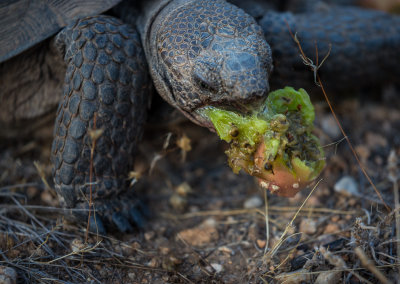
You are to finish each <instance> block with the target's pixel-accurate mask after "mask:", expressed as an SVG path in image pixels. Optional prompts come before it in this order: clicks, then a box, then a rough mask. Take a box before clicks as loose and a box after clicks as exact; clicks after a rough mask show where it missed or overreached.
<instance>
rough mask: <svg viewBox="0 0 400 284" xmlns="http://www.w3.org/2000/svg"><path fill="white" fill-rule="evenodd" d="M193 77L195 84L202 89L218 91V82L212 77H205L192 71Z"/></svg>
mask: <svg viewBox="0 0 400 284" xmlns="http://www.w3.org/2000/svg"><path fill="white" fill-rule="evenodd" d="M193 79H194V82H195V84H196V86H197V87H198V88H199V89H200V90H202V91H210V92H212V93H216V92H218V84H217V83H216V82H215V80H213V79H212V78H207V77H205V76H202V75H201V74H198V73H194V74H193Z"/></svg>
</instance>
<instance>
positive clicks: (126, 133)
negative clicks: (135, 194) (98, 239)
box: [52, 16, 149, 231]
mask: <svg viewBox="0 0 400 284" xmlns="http://www.w3.org/2000/svg"><path fill="white" fill-rule="evenodd" d="M57 43H58V44H60V45H61V47H62V48H63V49H65V57H64V59H65V61H66V63H67V64H68V68H67V72H66V75H65V85H64V97H63V99H62V101H61V103H60V105H59V108H58V111H57V119H56V123H55V129H54V142H53V147H52V162H53V164H54V181H55V187H56V190H57V192H58V193H59V194H60V195H61V196H62V197H63V199H64V201H65V203H66V206H67V207H69V208H87V204H88V199H89V192H90V185H89V183H90V182H91V183H92V187H91V190H92V199H93V200H94V201H95V208H96V211H97V212H98V214H99V216H100V217H103V218H102V219H103V220H104V219H109V220H111V219H112V221H113V222H114V223H115V224H116V225H117V227H118V228H119V229H120V230H122V231H127V230H130V228H129V223H128V224H126V222H122V223H121V222H119V220H120V219H121V218H123V216H121V214H129V210H130V208H124V205H123V203H124V202H128V201H127V200H125V201H124V198H123V197H122V196H123V195H122V191H123V190H126V189H127V188H128V183H129V181H128V180H127V177H128V172H129V171H131V170H133V155H134V150H135V147H136V144H137V142H138V141H139V139H140V137H141V133H142V125H143V122H144V120H145V112H146V105H147V97H148V95H149V94H148V93H149V90H148V88H147V87H148V85H149V81H148V77H147V75H146V74H147V65H146V62H145V60H144V54H143V51H142V48H141V45H140V40H139V36H138V34H137V33H136V31H134V30H133V29H132V28H130V27H129V26H127V25H124V24H122V22H121V21H119V20H117V19H114V18H111V17H107V16H98V17H91V18H86V19H83V20H80V21H77V22H76V23H75V24H74V25H72V26H70V27H67V28H66V29H64V30H63V31H62V32H61V33H60V34H59V35H58V38H57ZM94 129H101V130H102V131H103V132H102V134H101V136H100V137H99V138H98V139H97V140H96V144H95V147H94V155H93V157H91V149H92V147H93V139H91V137H90V133H91V130H94ZM91 162H92V174H91V173H90V172H91ZM91 175H92V178H91ZM90 178H91V179H90ZM117 195H118V197H116V196H117ZM129 203H131V205H130V206H131V207H133V206H134V201H133V200H129ZM125 207H126V206H125ZM118 211H121V212H120V213H116V212H118ZM79 218H80V219H81V220H82V221H83V220H84V218H82V216H80V217H79ZM106 221H107V220H106ZM99 222H101V221H99ZM107 223H110V222H107Z"/></svg>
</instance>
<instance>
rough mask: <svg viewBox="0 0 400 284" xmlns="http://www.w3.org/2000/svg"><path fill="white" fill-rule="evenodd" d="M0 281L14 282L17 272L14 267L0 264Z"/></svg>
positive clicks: (2, 283) (5, 283)
mask: <svg viewBox="0 0 400 284" xmlns="http://www.w3.org/2000/svg"><path fill="white" fill-rule="evenodd" d="M0 283H1V284H16V283H17V272H16V271H15V269H14V268H11V267H7V266H0Z"/></svg>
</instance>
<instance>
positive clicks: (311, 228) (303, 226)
mask: <svg viewBox="0 0 400 284" xmlns="http://www.w3.org/2000/svg"><path fill="white" fill-rule="evenodd" d="M299 230H300V232H303V233H305V234H307V235H312V234H315V232H316V231H317V222H315V221H314V220H313V219H309V218H306V219H303V220H301V222H300V226H299Z"/></svg>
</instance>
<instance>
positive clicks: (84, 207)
mask: <svg viewBox="0 0 400 284" xmlns="http://www.w3.org/2000/svg"><path fill="white" fill-rule="evenodd" d="M76 209H77V210H73V216H74V217H75V220H77V221H78V222H79V223H84V222H89V226H88V228H89V231H90V232H92V233H96V234H100V235H105V234H106V233H107V232H110V231H111V232H121V233H132V232H134V231H135V230H142V229H144V228H145V226H146V222H147V218H148V217H149V215H148V208H147V205H146V203H145V201H144V200H141V199H138V198H137V196H136V194H133V193H128V192H125V193H123V194H121V195H119V196H116V197H114V198H111V199H110V198H108V199H104V200H96V201H95V202H93V204H91V205H89V203H79V204H77V207H76ZM89 212H90V213H89ZM89 214H90V217H89Z"/></svg>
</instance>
